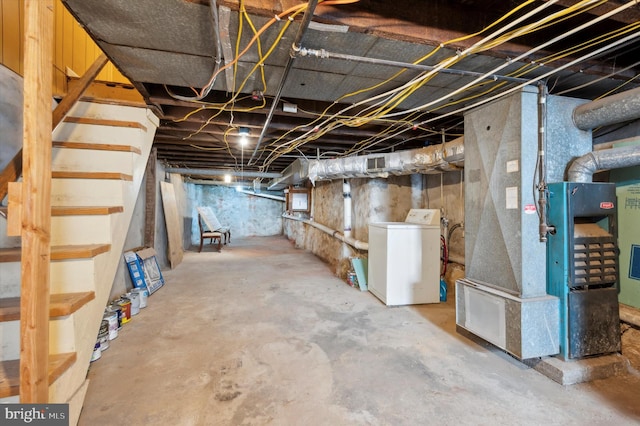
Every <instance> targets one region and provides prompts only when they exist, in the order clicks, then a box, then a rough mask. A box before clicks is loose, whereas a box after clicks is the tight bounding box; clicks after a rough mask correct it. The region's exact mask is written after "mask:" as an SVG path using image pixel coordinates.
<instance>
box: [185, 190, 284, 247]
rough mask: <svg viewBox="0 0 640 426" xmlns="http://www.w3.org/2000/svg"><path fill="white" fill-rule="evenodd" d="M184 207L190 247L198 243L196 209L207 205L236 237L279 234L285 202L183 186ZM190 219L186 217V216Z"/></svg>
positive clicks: (235, 192)
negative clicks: (186, 208) (184, 193)
mask: <svg viewBox="0 0 640 426" xmlns="http://www.w3.org/2000/svg"><path fill="white" fill-rule="evenodd" d="M185 186H186V194H187V198H188V199H189V201H188V202H187V206H188V209H189V212H188V213H187V215H190V217H191V244H193V245H199V244H200V231H199V229H198V214H197V212H196V207H198V206H209V207H211V208H212V209H213V211H214V213H215V214H216V216H217V218H218V220H219V221H220V223H221V224H222V225H223V226H228V227H230V228H231V237H232V240H231V241H232V242H233V238H236V237H250V236H268V235H280V234H282V213H283V212H284V203H283V202H281V201H277V200H272V199H268V198H262V197H257V196H252V195H248V194H244V193H241V192H238V191H236V190H235V188H230V187H226V186H217V185H201V184H195V183H186V184H185ZM187 217H189V216H187Z"/></svg>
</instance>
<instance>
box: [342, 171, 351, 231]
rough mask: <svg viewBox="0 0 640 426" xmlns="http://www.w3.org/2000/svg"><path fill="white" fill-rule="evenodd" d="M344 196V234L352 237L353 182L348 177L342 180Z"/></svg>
mask: <svg viewBox="0 0 640 426" xmlns="http://www.w3.org/2000/svg"><path fill="white" fill-rule="evenodd" d="M342 197H343V198H344V209H343V210H344V212H343V215H344V236H345V237H351V184H350V183H349V181H348V180H347V179H344V180H343V181H342Z"/></svg>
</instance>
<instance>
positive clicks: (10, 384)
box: [0, 352, 77, 398]
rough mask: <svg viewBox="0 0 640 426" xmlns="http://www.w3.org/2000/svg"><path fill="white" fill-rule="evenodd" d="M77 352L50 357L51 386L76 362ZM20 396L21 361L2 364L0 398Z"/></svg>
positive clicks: (0, 366) (0, 369)
mask: <svg viewBox="0 0 640 426" xmlns="http://www.w3.org/2000/svg"><path fill="white" fill-rule="evenodd" d="M76 358H77V355H76V353H75V352H72V353H66V354H55V355H49V385H51V384H52V383H53V382H55V381H56V380H57V379H58V377H60V376H61V375H62V373H64V372H65V371H67V369H68V368H69V367H71V366H72V365H73V363H74V362H76ZM19 394H20V360H19V359H12V360H10V361H2V362H0V398H6V397H8V396H15V395H19Z"/></svg>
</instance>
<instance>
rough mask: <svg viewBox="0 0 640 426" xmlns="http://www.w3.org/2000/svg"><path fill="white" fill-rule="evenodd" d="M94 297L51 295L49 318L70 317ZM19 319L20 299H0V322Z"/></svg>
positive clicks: (75, 294) (84, 295)
mask: <svg viewBox="0 0 640 426" xmlns="http://www.w3.org/2000/svg"><path fill="white" fill-rule="evenodd" d="M95 297H96V295H95V293H94V292H93V291H85V292H80V293H61V294H52V295H51V302H50V304H49V317H50V318H57V317H64V316H67V315H71V314H72V313H74V312H75V311H77V310H78V309H80V308H81V307H82V306H84V305H86V304H87V303H89V302H90V301H92V300H93V299H94V298H95ZM19 319H20V298H19V297H6V298H4V299H0V322H3V321H17V320H19Z"/></svg>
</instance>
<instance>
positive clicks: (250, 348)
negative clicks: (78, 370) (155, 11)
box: [79, 237, 640, 425]
mask: <svg viewBox="0 0 640 426" xmlns="http://www.w3.org/2000/svg"><path fill="white" fill-rule="evenodd" d="M164 277H165V281H166V285H165V286H164V287H163V288H161V289H160V290H159V291H158V292H156V293H155V294H153V295H152V296H151V297H150V298H149V306H148V307H147V308H145V309H142V310H141V312H140V314H139V315H137V316H135V317H133V319H132V320H131V322H129V323H128V324H125V325H123V328H122V330H121V331H120V334H119V336H118V338H117V339H115V340H113V341H112V342H111V347H110V348H109V349H108V350H107V351H105V352H104V353H103V354H102V357H101V358H100V359H99V360H97V361H95V362H94V363H92V365H91V368H90V371H89V379H90V380H91V382H90V385H89V390H88V392H87V396H86V399H85V404H84V408H83V411H82V414H81V416H80V421H79V424H80V425H262V424H269V425H418V424H422V425H431V424H434V425H435V424H437V425H604V424H616V425H628V424H640V373H638V371H637V370H635V369H632V370H631V372H630V373H629V374H627V375H623V376H616V377H612V378H608V379H604V380H597V381H594V382H591V383H583V384H578V385H573V386H562V385H559V384H557V383H555V382H553V381H552V380H550V379H549V378H547V377H545V376H543V375H541V374H540V373H538V372H536V371H534V370H533V369H530V368H528V367H526V366H525V365H524V364H522V363H521V362H519V361H517V360H515V359H514V358H512V357H511V356H509V355H507V354H505V353H504V352H502V351H500V350H498V349H496V348H495V347H493V346H491V345H488V344H483V343H479V342H477V341H472V340H471V339H468V338H466V337H464V336H462V335H460V334H458V333H456V331H455V308H454V304H453V297H449V301H448V302H446V303H441V304H435V305H422V306H405V307H394V308H389V307H386V306H385V305H383V304H382V303H381V302H380V301H378V299H376V298H375V297H374V296H373V295H372V294H370V293H368V292H360V291H359V290H357V289H354V288H352V287H349V286H348V285H347V284H346V283H345V282H344V281H342V280H340V279H339V278H337V277H335V276H334V275H333V274H332V272H331V270H330V268H329V267H328V266H327V265H326V264H325V263H323V262H322V261H321V260H320V259H318V258H317V257H315V256H314V255H312V254H310V253H308V252H305V251H303V250H297V249H295V248H294V247H293V245H292V244H291V243H290V242H289V241H288V240H286V239H285V238H284V237H256V238H246V239H234V240H233V242H232V244H231V245H229V246H225V247H224V248H223V249H222V252H220V253H218V252H216V251H214V249H213V247H211V246H208V247H205V249H204V250H203V252H202V253H197V252H195V251H194V252H187V253H185V257H184V261H183V263H182V264H180V265H179V266H178V267H177V268H176V269H175V270H170V271H164ZM632 337H633V339H632V340H631V343H630V338H632ZM623 338H624V339H623V341H625V345H630V344H632V345H635V346H634V347H635V348H637V347H638V343H637V342H638V340H640V338H638V334H635V335H634V331H628V330H626V331H625V333H624V335H623ZM623 350H624V348H623ZM632 353H633V354H635V355H634V356H635V358H632V360H633V359H637V353H639V352H638V351H637V349H636V350H635V352H633V351H632ZM632 364H633V362H632ZM635 365H637V364H635Z"/></svg>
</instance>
